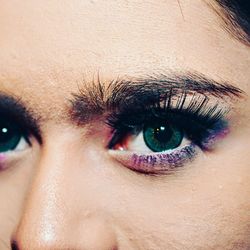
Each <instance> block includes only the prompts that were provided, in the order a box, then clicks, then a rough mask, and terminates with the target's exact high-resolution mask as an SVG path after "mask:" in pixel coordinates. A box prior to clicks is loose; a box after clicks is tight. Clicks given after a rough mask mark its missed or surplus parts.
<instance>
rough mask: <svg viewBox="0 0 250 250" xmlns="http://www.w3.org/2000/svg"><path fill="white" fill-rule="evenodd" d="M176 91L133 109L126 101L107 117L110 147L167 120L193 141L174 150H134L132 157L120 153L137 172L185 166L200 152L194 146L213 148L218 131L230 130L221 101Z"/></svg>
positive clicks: (220, 132)
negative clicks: (154, 151)
mask: <svg viewBox="0 0 250 250" xmlns="http://www.w3.org/2000/svg"><path fill="white" fill-rule="evenodd" d="M173 93H174V91H173V90H171V91H170V92H169V93H168V95H166V96H163V97H159V99H158V101H157V102H155V103H151V104H150V105H145V106H143V105H142V107H134V109H131V108H128V106H126V105H125V107H123V108H121V111H120V112H114V113H113V114H112V115H110V116H109V117H108V120H107V124H108V125H109V126H110V128H111V130H112V135H113V136H112V138H111V140H110V141H109V143H108V145H107V148H108V149H111V150H114V148H115V146H116V145H117V144H118V143H119V142H121V141H122V140H123V138H124V137H126V136H128V135H138V133H139V132H141V131H143V128H144V127H145V126H146V125H149V124H156V123H161V122H165V123H166V121H167V122H168V123H169V124H172V125H174V126H175V127H177V128H179V129H181V130H182V131H184V134H185V136H186V137H187V139H189V140H190V141H191V142H192V144H191V145H190V146H187V147H184V148H182V149H180V150H173V151H171V153H166V152H159V153H152V154H146V155H138V154H136V153H134V154H133V155H132V157H129V158H130V160H127V159H126V157H125V156H121V157H120V156H118V158H119V157H120V158H121V159H122V160H121V162H125V164H128V165H129V167H130V168H132V169H134V170H136V171H138V172H151V171H166V170H168V169H169V167H170V168H175V167H179V166H183V165H184V164H185V163H186V161H187V160H191V159H193V158H194V156H195V155H196V154H197V153H196V149H195V147H197V146H198V147H199V148H200V149H201V150H203V151H208V150H210V149H211V148H212V146H213V144H214V143H213V142H214V141H215V139H216V137H217V135H218V134H225V133H226V132H227V130H228V129H227V128H228V125H227V122H226V121H225V120H224V118H223V117H224V116H225V114H226V113H227V112H228V110H227V109H226V110H225V109H224V108H220V107H219V104H218V103H215V104H213V105H211V104H209V97H208V96H206V95H204V94H197V93H186V92H182V93H178V94H176V93H174V94H173ZM188 97H190V98H188ZM124 157H125V160H124ZM175 158H176V159H175ZM164 159H165V160H164ZM158 163H160V164H158ZM138 165H139V166H138Z"/></svg>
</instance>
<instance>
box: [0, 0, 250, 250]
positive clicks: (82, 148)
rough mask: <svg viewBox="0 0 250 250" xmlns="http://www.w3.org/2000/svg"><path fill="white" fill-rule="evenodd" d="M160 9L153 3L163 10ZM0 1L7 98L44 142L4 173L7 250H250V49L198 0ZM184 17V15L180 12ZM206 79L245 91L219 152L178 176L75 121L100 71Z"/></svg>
mask: <svg viewBox="0 0 250 250" xmlns="http://www.w3.org/2000/svg"><path fill="white" fill-rule="evenodd" d="M156 2H157V3H156ZM180 4H181V9H180V5H179V4H178V1H176V0H168V1H160V0H159V1H155V0H154V1H153V0H148V1H145V0H144V1H140V0H136V1H125V0H116V1H113V0H110V1H101V0H91V1H89V0H85V1H76V0H71V1H63V0H61V1H56V0H52V1H34V0H28V1H16V0H12V1H1V8H0V91H1V92H3V93H7V94H9V95H11V96H16V97H17V98H21V99H22V102H23V103H24V104H25V105H26V107H27V108H28V109H29V110H31V111H32V112H33V114H34V116H35V117H36V118H39V126H40V130H41V134H42V140H43V143H42V144H39V143H38V142H37V140H36V139H34V138H33V139H32V146H31V147H28V148H27V149H26V150H24V151H22V152H20V153H18V154H16V156H15V157H13V158H14V159H9V160H8V161H10V162H11V163H9V167H8V168H7V169H5V170H4V171H1V172H0V222H1V223H0V224H1V226H0V249H2V250H5V249H10V239H11V238H12V239H13V240H14V241H15V242H16V243H17V245H18V247H19V248H20V249H22V250H23V249H25V250H34V249H35V250H39V249H91V250H93V249H98V250H102V249H105V250H111V249H147V250H149V249H154V250H156V249H249V248H250V240H249V239H250V237H249V235H250V214H249V212H250V199H249V191H250V165H249V162H250V154H249V148H250V101H249V97H248V95H249V94H250V85H249V80H250V71H249V65H250V52H249V47H247V46H246V45H244V44H242V43H240V42H239V41H237V40H236V39H235V38H233V37H232V36H231V35H230V34H229V33H227V32H226V31H225V29H223V27H222V26H221V20H220V18H219V16H218V15H217V14H216V13H215V12H214V10H213V9H212V8H210V7H209V5H208V4H207V3H206V2H205V1H202V0H185V1H180ZM181 10H182V12H181ZM172 71H173V72H187V71H194V72H199V73H202V74H203V75H206V76H207V77H210V78H212V79H215V80H218V81H220V80H223V81H229V82H231V83H233V84H234V86H236V87H238V88H240V89H242V90H243V91H244V92H245V93H246V95H245V97H244V98H242V99H241V100H239V101H236V102H234V103H233V109H232V111H231V112H230V114H229V118H230V124H231V128H230V132H229V133H228V135H227V136H226V137H225V138H223V139H222V140H219V141H218V143H217V145H216V148H215V150H213V151H212V152H206V153H205V152H202V151H201V152H199V154H198V156H197V158H196V159H195V160H194V161H192V162H189V163H188V164H186V165H185V166H184V167H183V168H182V169H181V170H179V171H176V172H175V173H174V174H171V175H162V176H147V175H144V174H139V173H136V172H133V171H132V170H130V169H128V168H126V167H125V166H123V165H122V164H120V163H118V162H117V161H115V160H114V159H113V158H112V157H110V155H109V154H108V152H107V149H106V147H105V146H106V144H107V134H108V128H107V126H106V125H105V124H104V122H100V121H102V118H101V117H97V118H96V119H95V120H92V121H90V122H86V123H85V124H81V125H79V126H77V124H75V123H74V122H72V121H71V120H70V118H69V115H68V110H69V109H70V102H69V100H70V99H72V94H73V93H78V88H79V86H83V85H86V84H88V83H89V82H91V81H92V80H93V78H96V77H97V75H99V78H100V79H99V80H100V81H101V82H102V83H103V84H108V82H109V81H110V80H112V79H116V78H117V77H118V76H119V77H123V76H129V77H137V76H141V75H148V74H152V73H154V72H172Z"/></svg>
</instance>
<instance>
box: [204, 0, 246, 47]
mask: <svg viewBox="0 0 250 250" xmlns="http://www.w3.org/2000/svg"><path fill="white" fill-rule="evenodd" d="M214 3H215V4H216V5H215V6H214V5H213V4H212V2H210V3H209V5H210V7H212V9H213V10H214V11H215V12H216V13H217V15H218V16H220V17H221V18H222V20H223V22H224V28H225V30H226V31H227V32H228V33H230V34H231V35H232V36H233V37H234V38H236V39H237V40H238V41H240V42H241V43H243V44H245V45H246V46H250V2H249V0H214Z"/></svg>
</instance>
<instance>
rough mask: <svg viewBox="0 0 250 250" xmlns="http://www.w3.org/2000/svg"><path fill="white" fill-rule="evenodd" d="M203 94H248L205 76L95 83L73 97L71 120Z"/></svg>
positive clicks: (235, 96) (149, 77) (239, 95)
mask: <svg viewBox="0 0 250 250" xmlns="http://www.w3.org/2000/svg"><path fill="white" fill-rule="evenodd" d="M192 93H197V94H202V95H208V96H214V97H216V98H218V99H225V98H226V97H227V98H230V99H235V98H240V97H242V96H243V94H244V91H242V90H241V89H239V88H237V87H235V86H233V85H232V84H230V83H227V82H222V83H221V82H217V81H215V80H213V79H210V78H208V77H205V76H204V75H202V74H197V73H186V74H184V75H183V74H181V75H180V74H175V75H165V74H154V75H151V76H146V77H141V78H135V79H132V78H131V79H130V78H129V79H120V78H118V79H116V80H113V81H111V82H109V83H108V84H104V83H102V82H101V81H100V79H99V77H98V79H97V81H93V82H92V83H91V84H84V85H83V86H80V87H79V93H77V94H72V96H73V98H72V99H71V100H70V102H71V110H70V114H71V118H72V120H74V121H76V122H77V123H78V124H81V123H84V122H87V121H89V120H90V119H93V117H94V116H96V115H102V114H104V113H105V112H113V111H121V110H122V109H123V107H130V109H131V110H132V109H133V108H137V107H143V106H148V105H151V104H154V103H157V102H159V100H162V99H166V97H168V96H169V97H171V96H173V95H178V94H181V95H183V94H184V95H187V94H192Z"/></svg>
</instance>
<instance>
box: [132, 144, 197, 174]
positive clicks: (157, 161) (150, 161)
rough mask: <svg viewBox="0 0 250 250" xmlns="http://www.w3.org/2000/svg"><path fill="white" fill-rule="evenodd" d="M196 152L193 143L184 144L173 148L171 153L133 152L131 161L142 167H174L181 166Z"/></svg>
mask: <svg viewBox="0 0 250 250" xmlns="http://www.w3.org/2000/svg"><path fill="white" fill-rule="evenodd" d="M195 154H196V150H195V145H194V144H191V145H188V146H185V147H184V148H182V149H180V150H175V152H172V153H164V152H161V153H154V154H151V155H149V154H148V155H147V154H144V155H138V154H133V155H132V160H131V163H132V164H133V165H135V166H137V167H142V168H145V167H146V168H154V167H160V168H170V169H171V168H175V167H180V166H182V165H183V164H184V163H185V162H186V160H188V159H189V160H190V159H192V158H193V157H194V156H195Z"/></svg>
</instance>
